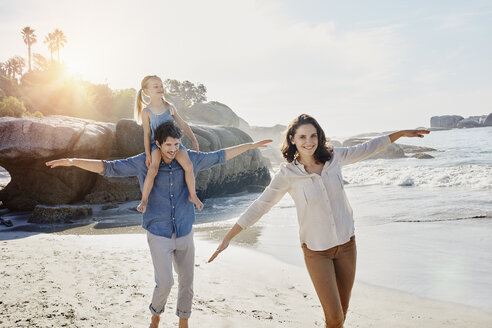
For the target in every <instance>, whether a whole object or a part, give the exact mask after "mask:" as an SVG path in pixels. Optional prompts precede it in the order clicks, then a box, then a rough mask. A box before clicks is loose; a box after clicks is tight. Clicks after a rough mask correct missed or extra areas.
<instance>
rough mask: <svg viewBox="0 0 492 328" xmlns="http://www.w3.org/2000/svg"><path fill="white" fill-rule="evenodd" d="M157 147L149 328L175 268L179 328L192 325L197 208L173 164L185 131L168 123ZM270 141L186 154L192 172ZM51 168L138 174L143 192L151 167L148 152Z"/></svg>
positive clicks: (150, 214) (149, 221)
mask: <svg viewBox="0 0 492 328" xmlns="http://www.w3.org/2000/svg"><path fill="white" fill-rule="evenodd" d="M154 137H155V141H156V145H157V146H158V147H159V149H160V151H161V155H162V160H163V162H161V165H160V166H159V172H158V174H157V176H156V178H155V182H154V186H153V188H152V191H151V193H150V195H149V202H148V206H147V210H146V211H145V213H144V214H143V221H142V226H143V228H144V229H146V230H147V240H148V243H149V248H150V253H151V256H152V262H153V264H154V274H155V281H156V286H155V289H154V293H153V295H152V303H151V304H150V306H149V309H150V312H151V313H152V319H151V324H150V328H157V326H158V325H159V318H160V314H161V313H163V312H164V308H165V305H166V302H167V297H168V295H169V292H170V290H171V286H172V285H173V283H174V281H173V273H172V266H173V261H174V264H175V268H174V269H175V271H176V273H177V274H178V302H177V307H176V315H177V316H178V317H179V327H180V328H187V327H188V318H189V317H190V315H191V303H192V299H193V272H194V267H195V263H194V262H195V245H194V242H193V229H192V225H193V222H194V221H195V211H194V207H193V204H192V203H191V202H190V201H189V200H188V188H187V186H186V182H185V179H184V171H183V169H182V168H181V166H180V165H179V164H178V163H177V161H176V160H175V157H176V153H177V152H178V150H179V141H180V139H181V137H182V133H181V131H180V130H179V128H178V127H177V126H176V125H174V123H173V122H172V121H171V122H166V123H164V124H162V125H161V126H159V127H158V128H157V129H156V131H155V134H154ZM269 142H271V140H262V141H259V142H255V143H247V144H242V145H238V146H234V147H230V148H225V149H221V150H218V151H215V152H210V153H198V154H197V153H196V152H194V151H188V155H189V156H190V160H191V162H192V163H193V167H194V172H195V174H196V172H198V171H200V170H204V169H208V168H210V167H212V166H214V165H216V164H221V163H224V162H225V161H227V160H229V159H231V158H233V157H235V156H237V155H239V154H241V153H243V152H245V151H247V150H249V149H256V148H260V147H266V144H267V143H269ZM46 165H47V166H50V167H51V168H54V167H57V166H76V167H79V168H81V169H84V170H87V171H90V172H95V173H99V174H102V175H105V176H110V177H122V176H137V178H138V180H139V182H140V188H141V189H142V186H143V183H144V180H145V175H146V173H147V167H146V165H145V154H140V155H137V156H134V157H130V158H126V159H121V160H117V161H102V160H91V159H78V158H73V159H68V158H65V159H59V160H54V161H50V162H47V163H46Z"/></svg>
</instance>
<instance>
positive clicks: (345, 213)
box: [237, 136, 391, 251]
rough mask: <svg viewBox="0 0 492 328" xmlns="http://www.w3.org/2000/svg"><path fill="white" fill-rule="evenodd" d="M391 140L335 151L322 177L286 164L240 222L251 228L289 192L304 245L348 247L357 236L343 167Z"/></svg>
mask: <svg viewBox="0 0 492 328" xmlns="http://www.w3.org/2000/svg"><path fill="white" fill-rule="evenodd" d="M389 144H391V140H390V138H389V137H388V136H383V137H379V138H375V139H372V140H370V141H368V142H366V143H363V144H360V145H356V146H353V147H343V148H334V149H333V156H332V159H331V160H330V161H328V162H326V163H325V165H324V167H323V170H322V171H321V175H318V174H316V173H311V174H310V173H308V172H306V170H305V169H304V165H302V164H300V163H299V162H297V161H293V162H291V163H287V164H285V163H284V164H282V165H281V166H280V169H279V171H278V172H277V173H276V174H275V176H274V178H273V180H272V181H271V183H270V185H269V186H268V187H267V188H266V189H265V190H264V191H263V193H262V194H261V195H260V197H259V198H258V199H256V200H255V201H254V202H253V203H252V204H251V205H250V206H249V207H248V209H247V210H246V212H244V213H243V214H242V215H241V216H240V217H239V219H238V221H237V224H239V225H240V226H241V227H242V228H243V229H246V228H248V227H249V226H251V225H253V224H254V223H255V222H256V221H258V220H259V219H260V218H261V217H262V216H263V215H264V214H265V213H267V212H268V211H269V210H270V209H271V208H272V207H273V206H274V205H275V204H276V203H277V202H278V201H279V200H280V199H282V197H283V196H284V195H285V193H286V192H288V193H289V194H290V195H291V196H292V199H293V200H294V203H295V205H296V209H297V220H298V222H299V238H300V241H301V244H303V243H306V245H307V247H308V248H309V249H311V250H314V251H322V250H326V249H329V248H332V247H334V246H337V245H341V244H344V243H346V242H348V241H349V240H350V237H352V236H353V235H354V219H353V215H352V208H351V207H350V204H349V202H348V200H347V196H346V195H345V191H344V187H343V178H342V171H341V167H342V166H344V165H348V164H352V163H355V162H358V161H361V160H363V159H366V158H368V157H370V156H371V155H373V154H375V153H377V152H379V151H381V150H383V149H384V148H386V147H387V146H388V145H389Z"/></svg>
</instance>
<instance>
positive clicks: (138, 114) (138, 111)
mask: <svg viewBox="0 0 492 328" xmlns="http://www.w3.org/2000/svg"><path fill="white" fill-rule="evenodd" d="M150 79H159V80H160V79H161V78H160V77H158V76H157V75H147V76H146V77H144V78H143V80H142V83H140V90H138V92H137V101H136V102H135V111H134V113H133V116H134V118H135V121H137V123H138V124H142V110H143V107H144V105H145V106H147V105H148V103H147V102H146V101H145V99H144V97H143V93H144V92H143V89H146V88H147V84H148V83H149V80H150Z"/></svg>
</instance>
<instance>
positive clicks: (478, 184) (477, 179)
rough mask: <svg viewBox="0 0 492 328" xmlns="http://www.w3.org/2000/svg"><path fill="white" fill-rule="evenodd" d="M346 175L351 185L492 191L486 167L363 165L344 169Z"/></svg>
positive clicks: (491, 177) (490, 168)
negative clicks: (462, 188)
mask: <svg viewBox="0 0 492 328" xmlns="http://www.w3.org/2000/svg"><path fill="white" fill-rule="evenodd" d="M343 176H344V179H345V180H346V181H347V182H348V183H349V185H394V186H402V187H465V188H471V189H492V166H484V165H460V166H454V167H442V166H441V167H432V166H414V167H411V166H397V165H387V166H380V165H374V164H366V163H364V164H361V165H357V166H352V167H347V168H344V171H343Z"/></svg>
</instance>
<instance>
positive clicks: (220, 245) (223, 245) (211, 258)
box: [207, 238, 230, 263]
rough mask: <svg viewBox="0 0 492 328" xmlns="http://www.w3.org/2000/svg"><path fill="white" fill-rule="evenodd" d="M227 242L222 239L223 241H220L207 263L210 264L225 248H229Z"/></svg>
mask: <svg viewBox="0 0 492 328" xmlns="http://www.w3.org/2000/svg"><path fill="white" fill-rule="evenodd" d="M229 242H230V241H229V240H228V239H226V238H224V240H222V242H221V243H220V244H219V246H217V250H216V251H215V253H213V254H212V256H211V257H210V259H209V260H208V262H207V263H210V262H212V261H213V260H214V259H215V258H216V257H217V255H219V254H220V253H221V252H222V251H223V250H225V249H226V248H227V246H229Z"/></svg>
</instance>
